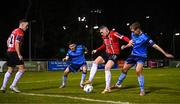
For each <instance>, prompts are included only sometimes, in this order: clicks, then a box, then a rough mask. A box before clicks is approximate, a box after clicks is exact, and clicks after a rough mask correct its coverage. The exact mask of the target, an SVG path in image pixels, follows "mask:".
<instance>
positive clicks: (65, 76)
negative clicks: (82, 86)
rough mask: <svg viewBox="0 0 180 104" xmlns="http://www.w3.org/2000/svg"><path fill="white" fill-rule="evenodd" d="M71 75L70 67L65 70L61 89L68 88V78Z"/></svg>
mask: <svg viewBox="0 0 180 104" xmlns="http://www.w3.org/2000/svg"><path fill="white" fill-rule="evenodd" d="M69 73H70V70H69V67H67V68H66V69H65V70H64V74H63V77H62V83H61V86H60V87H59V88H64V87H65V86H66V82H67V77H68V74H69Z"/></svg>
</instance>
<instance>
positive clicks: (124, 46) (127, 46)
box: [121, 40, 134, 50]
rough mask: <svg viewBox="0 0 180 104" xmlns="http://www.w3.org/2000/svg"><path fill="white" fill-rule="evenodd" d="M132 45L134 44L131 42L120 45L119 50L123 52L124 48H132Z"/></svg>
mask: <svg viewBox="0 0 180 104" xmlns="http://www.w3.org/2000/svg"><path fill="white" fill-rule="evenodd" d="M133 44H134V43H133V41H132V40H130V41H129V43H128V44H127V45H122V46H121V49H122V50H123V49H125V48H129V47H133Z"/></svg>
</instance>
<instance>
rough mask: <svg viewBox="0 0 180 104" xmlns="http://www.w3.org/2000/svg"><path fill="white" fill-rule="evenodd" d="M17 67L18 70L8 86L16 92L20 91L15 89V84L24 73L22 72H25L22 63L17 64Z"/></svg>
mask: <svg viewBox="0 0 180 104" xmlns="http://www.w3.org/2000/svg"><path fill="white" fill-rule="evenodd" d="M17 67H18V72H17V73H16V75H15V78H14V80H13V82H12V84H11V86H10V89H11V90H13V91H15V92H17V93H18V92H20V91H19V90H18V89H17V87H16V85H17V82H18V81H19V79H20V78H21V77H22V75H23V74H24V72H25V67H24V64H22V65H17Z"/></svg>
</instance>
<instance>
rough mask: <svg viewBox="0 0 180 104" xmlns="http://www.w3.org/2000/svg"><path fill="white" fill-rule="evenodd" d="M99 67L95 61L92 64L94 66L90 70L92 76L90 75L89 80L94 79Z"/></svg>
mask: <svg viewBox="0 0 180 104" xmlns="http://www.w3.org/2000/svg"><path fill="white" fill-rule="evenodd" d="M97 67H98V64H95V63H93V64H92V67H91V70H90V76H89V81H91V82H92V80H93V78H94V76H95V74H96V72H97Z"/></svg>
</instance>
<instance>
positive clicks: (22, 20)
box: [19, 19, 28, 24]
mask: <svg viewBox="0 0 180 104" xmlns="http://www.w3.org/2000/svg"><path fill="white" fill-rule="evenodd" d="M23 22H28V20H27V19H21V20H19V24H21V23H23Z"/></svg>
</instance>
